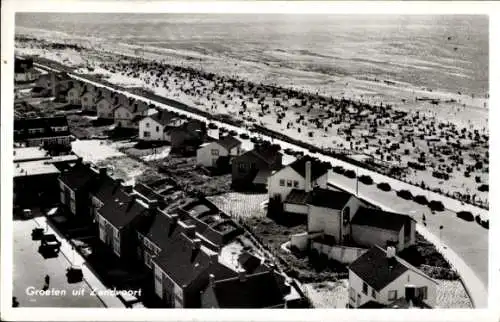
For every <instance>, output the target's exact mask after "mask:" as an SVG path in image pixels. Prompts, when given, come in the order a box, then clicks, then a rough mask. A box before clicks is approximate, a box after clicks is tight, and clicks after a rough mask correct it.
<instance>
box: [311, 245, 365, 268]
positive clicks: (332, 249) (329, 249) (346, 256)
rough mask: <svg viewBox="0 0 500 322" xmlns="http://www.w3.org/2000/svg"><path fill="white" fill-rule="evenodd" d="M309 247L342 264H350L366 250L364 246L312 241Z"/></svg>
mask: <svg viewBox="0 0 500 322" xmlns="http://www.w3.org/2000/svg"><path fill="white" fill-rule="evenodd" d="M311 248H313V249H316V250H317V251H319V252H320V253H323V254H325V255H327V256H328V258H331V259H335V260H337V261H339V262H341V263H343V264H351V263H352V262H354V261H355V260H356V259H357V258H358V257H359V256H361V255H363V254H364V253H365V252H366V251H367V250H368V249H365V248H356V247H347V246H330V245H325V244H321V243H318V242H314V241H313V242H312V243H311Z"/></svg>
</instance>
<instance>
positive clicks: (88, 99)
mask: <svg viewBox="0 0 500 322" xmlns="http://www.w3.org/2000/svg"><path fill="white" fill-rule="evenodd" d="M94 100H95V96H94V94H93V93H91V92H87V93H85V94H84V95H83V96H82V97H81V104H82V108H83V109H84V110H88V111H95V110H96V106H95V102H94Z"/></svg>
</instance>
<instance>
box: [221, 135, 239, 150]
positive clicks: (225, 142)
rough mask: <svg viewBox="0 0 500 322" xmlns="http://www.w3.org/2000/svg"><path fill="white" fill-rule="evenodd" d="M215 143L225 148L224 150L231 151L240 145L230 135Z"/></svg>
mask: <svg viewBox="0 0 500 322" xmlns="http://www.w3.org/2000/svg"><path fill="white" fill-rule="evenodd" d="M217 143H219V144H220V145H221V146H223V147H224V148H226V150H228V151H229V150H231V149H232V148H234V147H235V146H238V145H241V141H240V140H238V139H237V138H235V137H232V136H230V135H227V136H224V137H222V138H220V139H219V140H218V141H217Z"/></svg>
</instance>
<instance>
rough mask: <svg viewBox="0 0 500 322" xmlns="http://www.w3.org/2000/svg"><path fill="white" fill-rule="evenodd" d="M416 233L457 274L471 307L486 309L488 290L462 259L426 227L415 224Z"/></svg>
mask: <svg viewBox="0 0 500 322" xmlns="http://www.w3.org/2000/svg"><path fill="white" fill-rule="evenodd" d="M329 183H330V184H332V185H334V186H337V187H339V188H341V189H343V190H346V191H349V192H351V193H353V194H355V191H352V189H349V188H348V187H345V186H342V185H339V184H338V183H336V182H333V180H329ZM358 195H359V198H360V199H363V200H366V201H367V202H369V203H372V204H374V205H377V206H379V207H381V208H382V209H383V210H386V211H390V212H396V213H398V212H399V211H398V210H397V209H394V208H391V207H390V206H388V205H385V204H383V203H382V202H381V201H380V200H374V199H372V198H370V197H367V196H366V195H365V194H363V193H362V192H359V193H358ZM416 228H417V231H418V232H419V233H420V234H421V235H422V236H423V237H424V238H425V239H427V240H428V241H429V242H431V243H432V244H434V245H435V246H436V249H437V250H438V251H439V252H440V253H441V254H442V255H443V257H444V258H445V259H446V260H447V261H448V262H449V263H450V264H451V266H453V267H454V268H455V269H456V270H457V271H458V273H459V275H460V279H461V281H462V284H463V285H464V287H465V289H466V291H467V293H468V295H469V297H470V299H471V302H472V306H473V307H474V308H487V307H488V290H487V288H486V287H485V285H484V283H483V282H482V281H481V280H480V279H479V278H478V277H477V275H476V274H475V273H474V271H473V270H472V269H471V268H470V267H469V266H468V265H467V264H466V263H465V262H464V261H463V259H462V258H461V257H460V256H458V255H457V254H456V253H455V252H454V251H453V250H452V249H451V248H450V247H448V246H447V245H446V244H444V243H443V241H442V240H440V239H439V238H438V237H436V236H435V235H434V234H433V233H431V232H430V231H429V230H428V229H427V228H426V227H424V226H422V225H420V224H417V227H416Z"/></svg>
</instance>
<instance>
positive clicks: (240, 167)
mask: <svg viewBox="0 0 500 322" xmlns="http://www.w3.org/2000/svg"><path fill="white" fill-rule="evenodd" d="M238 170H239V171H240V172H245V171H246V163H243V162H241V163H238Z"/></svg>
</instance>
